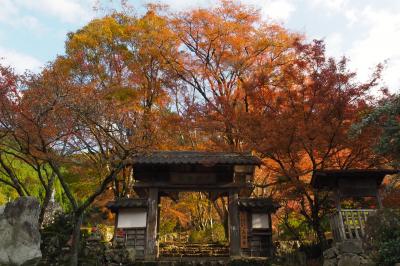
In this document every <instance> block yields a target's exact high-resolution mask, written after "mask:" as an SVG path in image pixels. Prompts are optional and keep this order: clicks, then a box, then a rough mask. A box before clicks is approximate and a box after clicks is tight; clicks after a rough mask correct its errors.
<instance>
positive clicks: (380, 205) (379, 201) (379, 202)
mask: <svg viewBox="0 0 400 266" xmlns="http://www.w3.org/2000/svg"><path fill="white" fill-rule="evenodd" d="M376 201H377V202H378V208H379V209H382V208H383V204H382V198H381V193H380V192H379V187H378V188H376Z"/></svg>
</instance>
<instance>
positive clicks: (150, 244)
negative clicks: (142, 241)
mask: <svg viewBox="0 0 400 266" xmlns="http://www.w3.org/2000/svg"><path fill="white" fill-rule="evenodd" d="M157 218H158V189H157V188H149V194H148V209H147V222H146V223H147V224H146V240H147V241H146V242H147V245H146V251H145V260H155V259H156V258H157V253H158V248H157V227H158V221H157V220H158V219H157Z"/></svg>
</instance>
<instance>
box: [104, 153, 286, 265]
mask: <svg viewBox="0 0 400 266" xmlns="http://www.w3.org/2000/svg"><path fill="white" fill-rule="evenodd" d="M131 163H132V166H133V169H134V171H133V175H134V179H135V183H134V186H133V189H134V191H135V192H136V194H137V195H138V197H137V198H127V199H118V200H116V201H114V202H110V203H109V204H108V207H109V208H110V209H111V210H112V211H113V212H115V213H117V218H116V227H117V229H118V230H120V231H122V232H124V233H123V234H122V236H121V237H124V238H125V240H126V244H127V245H130V246H131V247H133V248H135V250H136V255H137V257H138V258H140V257H141V256H142V258H143V259H145V260H156V259H158V257H159V251H158V240H159V239H158V229H159V221H160V198H161V197H169V198H171V199H173V200H175V201H176V200H177V199H178V197H179V192H183V191H201V192H207V194H208V195H209V198H210V200H212V201H215V200H216V199H218V198H219V197H227V198H228V215H229V256H231V257H240V256H261V257H264V256H269V255H271V252H272V230H271V228H272V227H271V213H274V212H275V211H276V209H277V208H278V207H279V206H278V205H277V204H275V203H273V202H272V201H271V200H269V199H266V198H250V195H251V193H252V190H253V188H254V186H253V181H254V180H253V178H254V170H255V167H256V166H259V165H260V164H261V161H260V160H259V159H258V158H257V157H255V156H252V155H249V154H243V153H222V152H182V151H179V152H178V151H164V152H151V153H145V154H138V155H137V156H135V157H134V158H132V160H131Z"/></svg>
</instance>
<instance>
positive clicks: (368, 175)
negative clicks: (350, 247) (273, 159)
mask: <svg viewBox="0 0 400 266" xmlns="http://www.w3.org/2000/svg"><path fill="white" fill-rule="evenodd" d="M397 173H399V171H398V170H392V169H345V170H340V169H339V170H338V169H329V170H317V171H314V173H313V175H312V178H311V186H312V187H313V188H314V189H317V190H320V191H327V192H330V193H332V196H333V198H334V200H335V203H336V212H334V213H333V214H332V215H331V217H330V226H331V229H332V233H333V238H334V240H336V241H342V240H346V239H353V238H361V237H362V236H363V235H364V226H365V222H366V219H367V217H368V215H369V214H370V213H373V212H374V211H375V209H372V208H368V209H344V208H342V200H344V199H349V198H366V197H372V198H375V200H376V206H378V207H379V208H382V207H383V206H382V200H381V197H380V192H379V188H380V186H381V184H382V182H383V180H384V178H385V176H386V175H393V174H397Z"/></svg>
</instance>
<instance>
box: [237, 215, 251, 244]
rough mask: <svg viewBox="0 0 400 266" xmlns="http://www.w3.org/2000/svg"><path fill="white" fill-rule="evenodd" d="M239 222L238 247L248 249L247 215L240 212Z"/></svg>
mask: <svg viewBox="0 0 400 266" xmlns="http://www.w3.org/2000/svg"><path fill="white" fill-rule="evenodd" d="M239 222H240V247H241V248H248V247H249V244H248V241H247V228H248V226H247V213H246V212H243V211H242V212H240V213H239Z"/></svg>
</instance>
